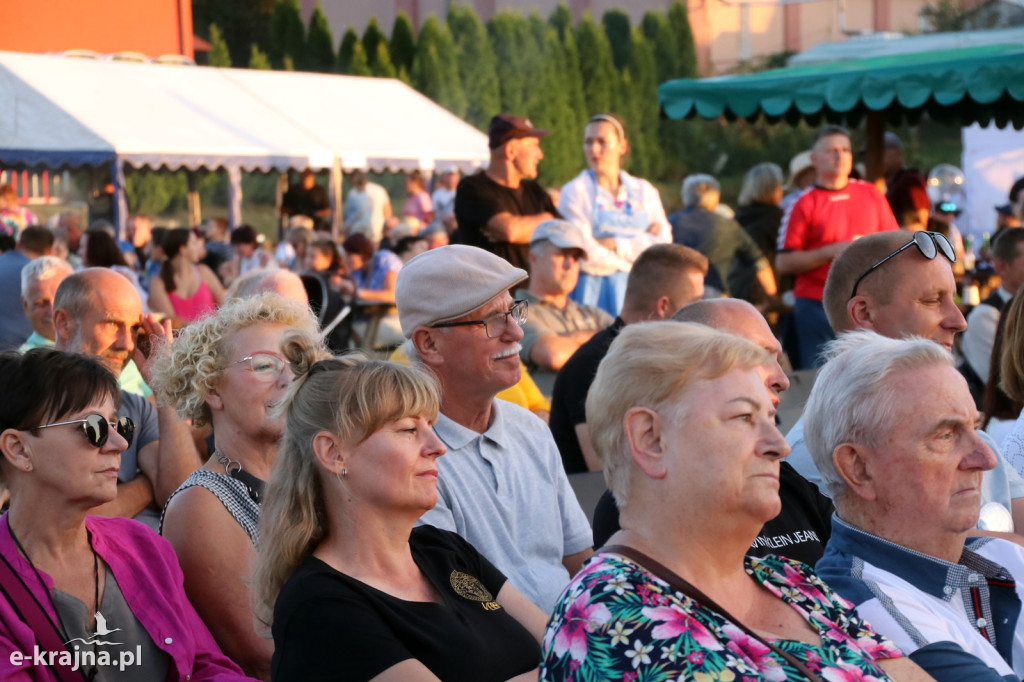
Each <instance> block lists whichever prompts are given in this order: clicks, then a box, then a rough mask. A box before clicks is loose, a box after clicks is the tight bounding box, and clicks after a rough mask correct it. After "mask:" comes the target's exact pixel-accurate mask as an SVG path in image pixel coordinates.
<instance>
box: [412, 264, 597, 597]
mask: <svg viewBox="0 0 1024 682" xmlns="http://www.w3.org/2000/svg"><path fill="white" fill-rule="evenodd" d="M526 276H527V275H526V272H525V271H523V270H520V269H519V268H516V267H513V266H512V265H510V264H509V263H508V261H506V260H504V259H502V258H500V257H498V256H496V255H494V254H491V253H489V252H487V251H484V250H483V249H478V248H476V247H473V246H465V245H453V246H442V247H441V248H439V249H433V250H432V251H427V252H425V253H421V254H420V255H418V256H416V257H415V258H413V259H412V260H410V261H409V262H408V263H407V264H406V265H405V267H403V268H402V269H401V271H400V272H399V273H398V283H397V286H396V290H395V302H396V303H397V305H398V315H399V319H400V321H401V324H402V332H403V333H404V334H405V337H406V339H408V341H407V342H406V344H405V350H406V352H407V354H408V355H409V357H410V358H411V359H412V360H413V361H414V362H416V363H417V364H419V365H420V366H422V367H423V368H425V369H427V370H428V371H430V372H431V373H433V374H434V375H435V376H436V377H437V379H438V381H439V382H440V385H441V413H440V414H439V415H438V418H437V424H435V425H434V430H435V431H436V432H437V435H438V436H439V437H440V438H441V440H442V441H443V442H444V444H445V446H446V447H447V448H448V454H447V455H446V456H445V457H442V458H441V459H440V460H438V463H437V465H438V484H437V494H438V500H437V506H435V507H434V508H433V509H432V510H430V511H429V512H427V513H426V514H424V515H423V517H422V518H421V519H420V523H426V524H430V525H433V526H437V527H438V528H443V529H445V530H450V531H454V532H456V533H458V534H459V535H461V536H462V537H463V538H465V539H466V540H468V541H469V542H470V543H471V544H472V545H473V546H474V547H476V548H477V549H478V550H479V551H480V553H481V554H483V555H484V556H486V557H487V558H488V559H489V560H490V561H491V562H492V563H493V564H494V565H495V566H497V567H498V568H499V570H501V571H502V572H503V573H505V574H506V575H507V576H508V578H509V580H510V581H511V582H512V584H513V585H515V586H516V588H517V589H519V590H520V591H521V592H522V593H523V594H525V595H526V596H527V597H528V598H529V599H530V600H531V601H533V602H534V603H535V604H537V606H539V607H541V608H542V609H543V610H545V611H550V610H551V608H552V607H553V606H554V604H555V600H556V598H557V597H558V595H559V593H561V591H562V589H563V588H564V587H565V586H566V585H567V584H568V582H569V578H570V576H571V575H572V574H575V573H576V572H577V571H578V570H579V568H580V566H581V565H582V564H583V561H584V560H585V559H586V558H587V557H589V556H590V555H591V554H592V550H591V546H592V544H593V537H592V534H591V532H590V525H589V524H588V523H587V517H586V515H585V514H584V513H583V510H582V509H580V505H579V502H577V501H576V496H575V494H574V493H573V491H572V488H571V487H570V486H569V481H568V479H567V478H566V475H565V472H564V471H563V469H562V460H561V457H560V456H559V454H558V448H557V447H556V446H555V441H554V439H553V438H552V436H551V432H550V431H549V430H548V428H547V425H546V424H544V422H542V421H541V420H540V419H538V418H537V417H536V416H534V415H533V414H531V413H530V412H529V411H527V410H525V409H523V408H521V407H518V406H516V405H513V404H511V403H508V402H505V401H502V400H495V396H496V395H497V394H498V392H499V391H502V390H504V389H506V388H509V387H510V386H513V385H514V384H515V383H516V382H518V381H519V377H520V371H521V370H520V368H521V365H520V362H519V350H520V341H521V340H522V339H523V329H522V324H523V323H524V322H525V321H526V315H527V304H526V303H525V302H523V301H513V300H512V297H511V296H510V295H509V293H508V292H509V289H511V288H512V287H514V286H515V285H517V284H519V283H520V282H522V281H523V280H525V279H526Z"/></svg>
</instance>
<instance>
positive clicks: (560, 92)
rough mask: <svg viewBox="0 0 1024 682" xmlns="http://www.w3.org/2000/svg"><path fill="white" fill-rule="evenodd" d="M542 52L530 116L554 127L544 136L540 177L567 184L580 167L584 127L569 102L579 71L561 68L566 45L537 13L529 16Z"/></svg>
mask: <svg viewBox="0 0 1024 682" xmlns="http://www.w3.org/2000/svg"><path fill="white" fill-rule="evenodd" d="M530 26H531V29H532V33H533V35H534V36H537V35H538V34H539V35H540V41H539V43H538V48H539V52H540V55H541V63H540V74H539V78H538V79H537V81H536V82H535V84H534V85H535V87H534V88H533V90H532V92H531V97H530V100H529V102H528V105H527V113H528V115H529V117H530V120H531V121H532V122H533V124H534V125H536V126H537V127H539V128H543V129H546V130H550V131H551V135H549V136H548V137H546V138H544V140H543V142H542V145H543V147H544V163H542V164H541V165H540V166H539V171H540V176H539V179H540V181H541V183H542V184H545V185H547V186H559V185H562V184H564V183H565V182H566V181H568V180H569V179H570V178H572V177H573V176H574V175H576V173H578V172H579V167H580V153H579V150H580V136H581V134H582V129H580V128H577V127H576V126H574V125H572V123H573V118H574V116H573V111H572V106H571V104H570V102H569V88H568V87H566V83H567V80H568V78H570V77H573V78H576V77H577V76H576V74H570V73H566V72H564V71H563V70H562V63H563V50H564V48H563V46H562V42H561V41H560V40H559V38H558V31H557V30H556V29H555V28H554V27H553V26H551V25H550V24H548V23H546V22H544V21H543V20H542V19H540V18H539V17H537V16H536V15H534V16H532V17H531V18H530Z"/></svg>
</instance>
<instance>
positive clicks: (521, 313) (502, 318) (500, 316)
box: [432, 301, 529, 339]
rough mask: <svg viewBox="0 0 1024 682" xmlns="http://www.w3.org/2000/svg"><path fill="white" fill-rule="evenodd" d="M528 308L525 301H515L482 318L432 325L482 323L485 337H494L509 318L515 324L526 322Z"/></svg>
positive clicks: (500, 332)
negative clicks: (505, 308)
mask: <svg viewBox="0 0 1024 682" xmlns="http://www.w3.org/2000/svg"><path fill="white" fill-rule="evenodd" d="M528 308H529V303H527V302H526V301H515V302H514V303H513V304H512V307H511V308H509V309H508V311H506V312H504V313H494V314H493V315H488V316H487V317H485V318H484V319H482V320H466V321H465V322H441V323H438V324H435V325H432V326H433V328H434V329H440V328H442V327H466V326H469V325H477V324H482V325H483V326H484V331H485V332H486V333H487V338H489V339H496V338H498V337H499V336H501V335H502V334H504V333H505V330H506V329H507V328H508V321H509V318H511V319H513V320H515V321H516V324H518V325H519V326H522V325H523V324H524V323H525V322H526V312H527V309H528Z"/></svg>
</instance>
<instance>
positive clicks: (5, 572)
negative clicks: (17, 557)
mask: <svg viewBox="0 0 1024 682" xmlns="http://www.w3.org/2000/svg"><path fill="white" fill-rule="evenodd" d="M0 595H2V596H3V597H5V598H6V599H7V601H8V602H9V603H10V605H11V607H12V608H14V610H15V612H17V614H18V616H20V617H21V620H22V622H24V623H25V624H26V625H28V626H29V627H30V628H32V633H33V634H34V635H35V636H36V641H37V642H38V644H39V649H40V650H41V651H55V652H62V651H68V648H67V647H66V646H65V644H64V639H63V637H61V635H60V632H59V631H58V630H57V626H56V625H54V623H53V621H52V620H51V619H50V616H49V614H47V613H46V610H45V609H44V608H43V606H42V604H40V603H39V600H37V599H36V597H35V595H33V594H32V591H31V590H29V589H28V586H27V585H25V583H24V581H22V579H21V576H20V575H18V573H17V571H15V570H14V567H13V566H12V565H11V563H10V562H9V561H8V560H7V557H5V556H4V555H3V554H0ZM22 653H24V654H25V656H26V659H28V660H31V659H32V654H33V652H31V651H25V652H22ZM69 653H70V652H69ZM52 670H53V671H54V672H55V673H56V674H57V678H58V679H59V680H60V681H61V682H82V680H83V679H84V678H85V676H84V673H82V672H81V671H77V672H76V671H74V670H72V669H71V666H64V665H60V664H58V663H56V662H54V664H53V666H52Z"/></svg>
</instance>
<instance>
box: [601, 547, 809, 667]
mask: <svg viewBox="0 0 1024 682" xmlns="http://www.w3.org/2000/svg"><path fill="white" fill-rule="evenodd" d="M600 551H601V552H611V553H613V554H621V555H622V556H624V557H628V558H630V559H632V560H633V561H635V562H636V563H638V564H640V565H641V566H643V567H644V568H646V569H647V570H648V571H649V572H651V573H653V574H654V575H655V576H657V577H659V578H661V579H662V580H664V581H665V582H666V583H668V584H669V586H670V587H671V588H672V589H674V590H676V591H678V592H682V593H683V594H685V595H686V596H687V597H689V598H690V599H693V600H694V601H695V602H697V603H698V604H700V605H702V606H704V607H706V608H709V609H711V610H712V611H715V612H717V613H718V615H720V616H722V617H723V618H725V619H726V620H728V621H730V622H731V623H732V624H733V625H735V626H736V627H738V628H739V629H741V630H743V632H745V633H746V634H747V636H749V637H752V638H754V639H756V640H757V641H758V642H761V644H764V645H765V646H766V647H768V648H769V649H771V650H772V651H773V652H775V653H776V654H778V655H779V656H781V657H782V658H783V659H785V661H786V662H787V663H789V664H790V665H791V666H793V667H794V668H796V669H797V670H799V671H800V674H802V675H803V676H804V677H806V678H807V679H808V680H810V682H824V680H822V678H821V676H820V675H818V674H817V673H815V672H814V671H813V670H811V669H810V668H808V667H807V665H806V664H804V663H803V662H802V661H801V660H800V659H798V658H796V657H795V656H794V655H793V654H791V653H789V652H787V651H783V650H782V649H781V648H779V647H778V646H777V645H775V644H774V643H772V642H771V641H769V640H767V639H765V638H764V637H762V636H761V635H759V634H757V633H756V632H754V631H753V630H751V629H750V628H748V627H747V626H746V625H744V624H743V623H742V622H740V621H739V620H738V619H737V618H734V617H733V616H732V614H730V613H729V612H728V611H726V610H725V609H724V608H722V607H721V606H719V605H718V604H717V603H716V602H715V601H714V600H713V599H712V598H711V597H709V596H707V595H706V594H704V593H703V592H701V591H700V590H699V589H697V588H696V587H695V586H694V585H693V584H691V583H689V582H687V581H686V580H685V579H683V577H682V576H680V575H679V574H678V573H676V572H674V571H672V570H671V569H669V568H668V567H667V566H665V565H664V564H662V563H661V562H659V561H657V560H655V559H652V558H651V557H649V556H647V555H646V554H644V553H643V552H641V551H640V550H637V549H633V548H632V547H627V546H626V545H606V546H604V547H602V548H601V550H600Z"/></svg>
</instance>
